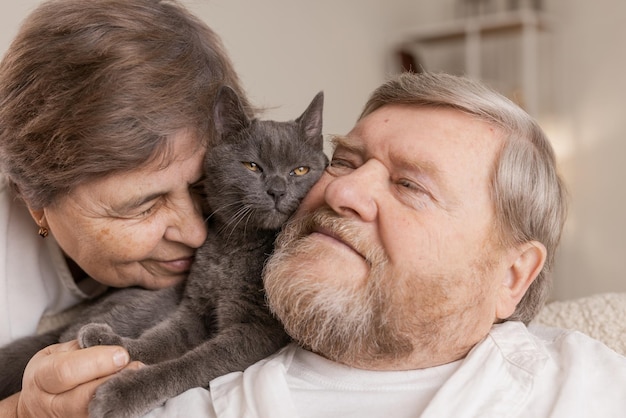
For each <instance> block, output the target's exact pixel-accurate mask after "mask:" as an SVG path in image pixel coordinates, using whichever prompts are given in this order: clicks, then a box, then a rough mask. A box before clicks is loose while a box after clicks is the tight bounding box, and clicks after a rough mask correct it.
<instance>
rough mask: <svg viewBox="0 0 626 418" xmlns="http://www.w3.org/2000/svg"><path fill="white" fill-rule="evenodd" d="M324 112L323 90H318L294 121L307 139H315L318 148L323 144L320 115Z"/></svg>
mask: <svg viewBox="0 0 626 418" xmlns="http://www.w3.org/2000/svg"><path fill="white" fill-rule="evenodd" d="M323 113H324V92H323V91H320V92H319V93H317V94H316V95H315V97H314V98H313V100H312V101H311V103H310V104H309V107H307V108H306V110H305V111H304V113H303V114H302V115H300V117H299V118H298V119H296V122H297V123H298V125H300V130H301V131H302V133H303V134H304V136H305V137H306V138H307V140H308V141H315V144H316V145H318V144H319V149H322V148H323V146H324V140H323V139H322V115H323Z"/></svg>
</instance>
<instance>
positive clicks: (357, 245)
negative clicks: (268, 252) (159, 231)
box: [276, 206, 387, 265]
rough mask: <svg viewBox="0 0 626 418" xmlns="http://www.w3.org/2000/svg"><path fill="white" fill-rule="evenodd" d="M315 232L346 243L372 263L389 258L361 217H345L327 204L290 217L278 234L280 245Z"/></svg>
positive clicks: (277, 245) (283, 246)
mask: <svg viewBox="0 0 626 418" xmlns="http://www.w3.org/2000/svg"><path fill="white" fill-rule="evenodd" d="M313 232H322V233H324V234H326V235H329V236H332V237H333V238H335V239H337V240H339V241H341V242H343V243H344V244H345V245H347V246H349V247H351V248H352V249H353V250H354V251H355V252H357V253H358V254H360V255H361V256H362V257H363V258H364V259H365V260H366V262H367V263H368V264H370V265H376V264H381V263H385V262H386V261H387V256H386V255H385V252H384V250H383V249H382V247H381V246H380V245H378V244H375V243H373V242H372V240H371V239H369V237H367V236H366V234H365V232H364V231H363V228H362V226H361V225H359V222H358V221H357V220H354V219H351V218H344V217H342V216H340V215H338V214H337V213H336V212H335V211H333V210H332V209H331V208H329V207H327V206H325V207H321V208H319V209H317V210H315V211H314V212H311V213H308V214H305V215H302V216H299V217H297V218H293V219H292V220H290V221H289V222H288V223H287V224H286V225H285V227H284V228H283V231H282V232H281V233H280V235H279V236H278V239H277V240H276V248H277V249H280V248H287V247H290V246H292V245H294V243H295V242H296V241H298V240H302V239H306V237H308V236H309V235H310V234H312V233H313Z"/></svg>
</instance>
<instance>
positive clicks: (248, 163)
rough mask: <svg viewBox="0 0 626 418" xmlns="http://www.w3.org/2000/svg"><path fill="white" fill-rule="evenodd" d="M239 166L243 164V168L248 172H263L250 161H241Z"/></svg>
mask: <svg viewBox="0 0 626 418" xmlns="http://www.w3.org/2000/svg"><path fill="white" fill-rule="evenodd" d="M241 164H243V166H244V167H246V168H247V169H248V170H250V171H263V170H261V167H259V165H258V164H257V163H255V162H252V161H242V162H241Z"/></svg>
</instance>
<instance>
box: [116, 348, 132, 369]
mask: <svg viewBox="0 0 626 418" xmlns="http://www.w3.org/2000/svg"><path fill="white" fill-rule="evenodd" d="M129 361H130V357H128V353H127V352H126V351H125V350H117V351H115V353H114V354H113V364H115V365H116V366H117V367H124V366H126V365H127V364H128V362H129Z"/></svg>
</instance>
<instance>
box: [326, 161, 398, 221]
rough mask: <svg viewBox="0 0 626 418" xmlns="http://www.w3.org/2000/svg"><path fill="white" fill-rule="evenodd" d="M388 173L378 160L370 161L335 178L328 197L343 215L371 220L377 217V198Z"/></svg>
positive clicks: (328, 188)
mask: <svg viewBox="0 0 626 418" xmlns="http://www.w3.org/2000/svg"><path fill="white" fill-rule="evenodd" d="M388 177H389V175H388V173H387V169H386V168H385V166H384V165H383V164H382V163H380V162H379V161H377V160H374V159H371V160H368V161H367V162H366V163H365V164H363V165H361V166H360V167H358V168H356V169H355V170H352V171H351V172H349V173H347V174H344V175H341V176H338V177H335V178H334V179H333V180H331V182H330V183H329V184H328V185H327V186H326V191H325V200H326V203H327V204H328V206H330V207H331V208H332V209H333V210H334V211H335V212H337V213H338V214H340V215H342V216H351V217H358V218H360V219H361V220H363V221H365V222H371V221H374V220H375V219H376V217H377V216H378V199H379V198H380V197H381V196H380V193H381V192H382V190H383V189H382V186H384V184H385V182H386V181H387V180H386V179H388Z"/></svg>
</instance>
